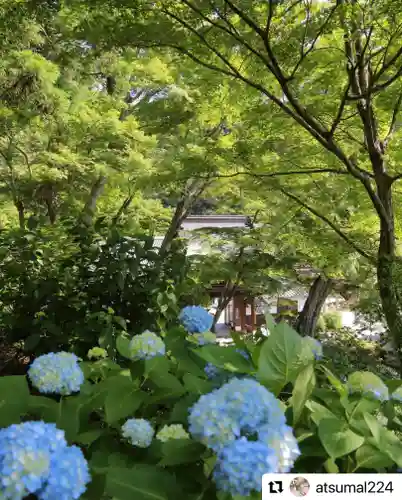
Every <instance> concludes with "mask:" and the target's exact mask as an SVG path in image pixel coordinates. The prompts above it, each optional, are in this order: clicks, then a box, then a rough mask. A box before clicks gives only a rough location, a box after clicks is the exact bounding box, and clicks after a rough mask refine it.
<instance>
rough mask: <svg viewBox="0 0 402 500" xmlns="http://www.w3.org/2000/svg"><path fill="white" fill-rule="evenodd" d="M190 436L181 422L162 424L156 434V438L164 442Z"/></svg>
mask: <svg viewBox="0 0 402 500" xmlns="http://www.w3.org/2000/svg"><path fill="white" fill-rule="evenodd" d="M189 437H190V436H189V434H188V432H187V431H186V430H185V429H184V427H183V426H182V425H181V424H171V425H164V426H163V427H162V429H160V431H159V432H158V434H157V435H156V439H158V440H159V441H162V443H166V441H170V440H171V439H188V438H189Z"/></svg>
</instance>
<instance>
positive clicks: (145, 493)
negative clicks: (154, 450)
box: [105, 466, 180, 500]
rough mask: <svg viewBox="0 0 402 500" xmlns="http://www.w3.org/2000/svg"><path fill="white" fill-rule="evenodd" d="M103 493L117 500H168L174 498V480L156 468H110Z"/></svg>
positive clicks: (178, 495) (178, 496)
mask: <svg viewBox="0 0 402 500" xmlns="http://www.w3.org/2000/svg"><path fill="white" fill-rule="evenodd" d="M105 491H106V493H107V494H108V495H110V496H111V497H114V498H118V499H119V500H132V499H133V498H135V499H136V500H168V499H169V498H174V497H175V496H174V495H173V496H172V493H176V494H177V498H180V494H178V492H177V491H176V486H175V482H174V480H173V479H172V478H171V477H170V475H168V474H167V473H166V471H164V470H162V469H159V468H157V467H152V466H146V467H142V466H141V467H140V466H135V467H133V468H123V467H110V468H109V470H108V472H107V476H106V488H105Z"/></svg>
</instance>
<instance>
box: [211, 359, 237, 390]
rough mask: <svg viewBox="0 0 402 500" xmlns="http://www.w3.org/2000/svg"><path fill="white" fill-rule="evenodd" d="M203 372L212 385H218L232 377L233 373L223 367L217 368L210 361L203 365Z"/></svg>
mask: <svg viewBox="0 0 402 500" xmlns="http://www.w3.org/2000/svg"><path fill="white" fill-rule="evenodd" d="M204 372H205V375H206V376H207V378H208V379H209V380H210V381H211V382H213V385H214V387H220V386H221V385H222V384H224V383H226V382H228V381H229V379H231V378H232V377H234V373H233V372H230V371H228V370H224V369H223V368H218V367H217V366H215V365H213V364H212V363H207V364H206V365H205V367H204Z"/></svg>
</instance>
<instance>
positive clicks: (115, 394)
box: [105, 375, 144, 424]
mask: <svg viewBox="0 0 402 500" xmlns="http://www.w3.org/2000/svg"><path fill="white" fill-rule="evenodd" d="M108 382H109V383H108V387H109V389H108V392H107V395H106V400H105V416H106V422H107V423H109V424H111V423H114V422H116V421H118V420H120V419H122V418H125V417H128V416H130V415H132V414H133V413H134V412H135V411H136V410H137V409H138V408H139V407H140V406H141V404H142V403H143V402H144V393H142V392H141V391H140V390H139V388H138V383H137V382H134V381H132V380H131V379H130V378H129V377H124V376H122V375H116V376H115V377H111V378H110V379H108Z"/></svg>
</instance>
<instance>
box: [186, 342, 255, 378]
mask: <svg viewBox="0 0 402 500" xmlns="http://www.w3.org/2000/svg"><path fill="white" fill-rule="evenodd" d="M193 352H195V354H197V356H200V357H201V358H202V359H204V360H205V361H207V362H208V363H212V364H213V365H215V366H217V367H218V368H223V369H224V370H228V371H231V372H238V373H251V372H252V371H253V367H252V365H251V364H250V363H249V362H248V361H247V360H246V359H245V358H244V357H243V356H242V355H241V354H240V353H238V352H237V351H236V347H232V346H229V347H221V346H218V345H206V346H204V347H200V348H198V349H194V351H193Z"/></svg>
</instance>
